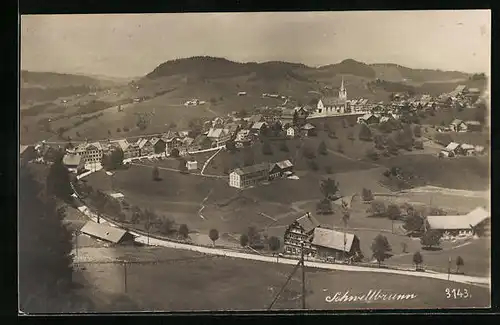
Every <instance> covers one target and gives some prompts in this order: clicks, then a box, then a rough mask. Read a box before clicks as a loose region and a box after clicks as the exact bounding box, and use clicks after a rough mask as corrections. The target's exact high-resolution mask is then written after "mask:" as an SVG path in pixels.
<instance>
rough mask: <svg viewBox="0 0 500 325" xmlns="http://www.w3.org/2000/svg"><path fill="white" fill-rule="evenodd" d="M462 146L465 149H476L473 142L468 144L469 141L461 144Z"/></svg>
mask: <svg viewBox="0 0 500 325" xmlns="http://www.w3.org/2000/svg"><path fill="white" fill-rule="evenodd" d="M460 148H462V149H464V150H473V149H474V146H473V145H471V144H467V143H462V144H461V145H460Z"/></svg>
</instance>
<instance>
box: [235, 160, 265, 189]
mask: <svg viewBox="0 0 500 325" xmlns="http://www.w3.org/2000/svg"><path fill="white" fill-rule="evenodd" d="M268 179H269V164H268V163H261V164H257V165H253V166H247V167H243V168H237V169H235V170H233V171H232V172H231V173H230V174H229V186H231V187H236V188H245V187H250V186H253V185H256V184H258V183H260V182H263V181H267V180H268Z"/></svg>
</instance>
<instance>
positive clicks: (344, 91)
mask: <svg viewBox="0 0 500 325" xmlns="http://www.w3.org/2000/svg"><path fill="white" fill-rule="evenodd" d="M339 99H340V100H344V101H345V100H347V89H345V87H344V77H342V84H341V85H340V90H339Z"/></svg>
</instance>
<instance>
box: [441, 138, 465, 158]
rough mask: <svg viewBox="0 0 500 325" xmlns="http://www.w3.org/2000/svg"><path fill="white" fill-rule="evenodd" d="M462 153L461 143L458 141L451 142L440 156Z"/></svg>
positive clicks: (453, 155) (452, 155)
mask: <svg viewBox="0 0 500 325" xmlns="http://www.w3.org/2000/svg"><path fill="white" fill-rule="evenodd" d="M459 153H460V145H459V144H458V143H456V142H450V143H449V144H448V145H447V146H446V148H444V150H441V152H440V153H439V156H440V157H455V156H456V155H457V154H459Z"/></svg>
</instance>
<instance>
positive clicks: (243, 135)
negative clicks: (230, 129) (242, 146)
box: [236, 130, 250, 142]
mask: <svg viewBox="0 0 500 325" xmlns="http://www.w3.org/2000/svg"><path fill="white" fill-rule="evenodd" d="M249 134H250V131H249V130H240V131H238V133H236V141H237V142H245V141H247V140H248V136H249Z"/></svg>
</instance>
